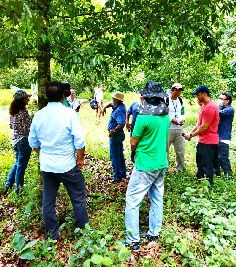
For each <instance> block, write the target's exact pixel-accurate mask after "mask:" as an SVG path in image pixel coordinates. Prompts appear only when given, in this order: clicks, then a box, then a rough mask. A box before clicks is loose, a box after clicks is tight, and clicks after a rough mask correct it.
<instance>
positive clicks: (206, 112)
mask: <svg viewBox="0 0 236 267" xmlns="http://www.w3.org/2000/svg"><path fill="white" fill-rule="evenodd" d="M192 94H193V95H195V96H196V97H197V101H198V102H199V103H202V105H201V110H200V114H199V117H198V122H197V124H196V126H195V127H193V129H192V130H191V131H190V133H189V134H186V135H185V139H186V140H191V138H192V137H194V136H198V140H199V142H198V144H197V151H196V163H197V168H198V170H197V175H196V176H197V178H198V179H201V178H204V177H206V178H207V179H208V180H209V182H210V184H211V185H212V184H213V174H214V165H215V164H216V163H215V161H216V160H217V158H218V143H219V135H218V124H219V120H220V118H219V110H218V107H217V105H216V104H215V103H214V102H213V101H212V100H211V99H210V91H209V89H208V87H207V86H205V85H201V86H199V87H198V88H197V89H196V90H195V91H193V92H192Z"/></svg>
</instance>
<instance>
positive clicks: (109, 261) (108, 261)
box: [102, 257, 113, 266]
mask: <svg viewBox="0 0 236 267" xmlns="http://www.w3.org/2000/svg"><path fill="white" fill-rule="evenodd" d="M102 264H103V265H105V266H112V264H113V261H112V259H111V258H109V257H105V258H103V260H102Z"/></svg>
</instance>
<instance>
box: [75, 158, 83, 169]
mask: <svg viewBox="0 0 236 267" xmlns="http://www.w3.org/2000/svg"><path fill="white" fill-rule="evenodd" d="M76 166H77V167H78V168H79V169H82V168H83V167H84V159H77V160H76Z"/></svg>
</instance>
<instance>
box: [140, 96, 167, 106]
mask: <svg viewBox="0 0 236 267" xmlns="http://www.w3.org/2000/svg"><path fill="white" fill-rule="evenodd" d="M144 100H145V101H146V102H147V103H148V104H151V105H153V106H157V105H159V104H160V103H161V102H163V103H164V102H165V100H164V98H161V97H144Z"/></svg>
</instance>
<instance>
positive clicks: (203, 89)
mask: <svg viewBox="0 0 236 267" xmlns="http://www.w3.org/2000/svg"><path fill="white" fill-rule="evenodd" d="M198 93H206V94H207V95H209V94H210V91H209V89H208V87H207V86H206V85H200V86H198V88H197V89H195V90H194V91H193V92H192V94H193V95H197V94H198Z"/></svg>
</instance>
